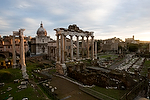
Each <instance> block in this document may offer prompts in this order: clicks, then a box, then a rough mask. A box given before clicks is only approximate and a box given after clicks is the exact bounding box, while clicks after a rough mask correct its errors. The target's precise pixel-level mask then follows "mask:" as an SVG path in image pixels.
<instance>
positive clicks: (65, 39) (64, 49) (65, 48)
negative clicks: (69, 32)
mask: <svg viewBox="0 0 150 100" xmlns="http://www.w3.org/2000/svg"><path fill="white" fill-rule="evenodd" d="M66 56H67V55H66V35H64V61H66Z"/></svg>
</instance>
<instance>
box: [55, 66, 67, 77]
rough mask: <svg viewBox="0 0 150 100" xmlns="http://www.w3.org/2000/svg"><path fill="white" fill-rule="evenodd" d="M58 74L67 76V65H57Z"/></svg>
mask: <svg viewBox="0 0 150 100" xmlns="http://www.w3.org/2000/svg"><path fill="white" fill-rule="evenodd" d="M56 72H58V73H59V74H60V75H66V74H67V68H66V65H65V64H60V63H56Z"/></svg>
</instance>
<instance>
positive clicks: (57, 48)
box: [56, 34, 60, 63]
mask: <svg viewBox="0 0 150 100" xmlns="http://www.w3.org/2000/svg"><path fill="white" fill-rule="evenodd" d="M56 36H57V41H56V44H57V47H56V50H57V63H59V62H60V59H59V34H56Z"/></svg>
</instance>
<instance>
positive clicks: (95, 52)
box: [95, 41, 97, 59]
mask: <svg viewBox="0 0 150 100" xmlns="http://www.w3.org/2000/svg"><path fill="white" fill-rule="evenodd" d="M95 59H97V41H95Z"/></svg>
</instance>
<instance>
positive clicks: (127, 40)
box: [125, 35, 139, 44]
mask: <svg viewBox="0 0 150 100" xmlns="http://www.w3.org/2000/svg"><path fill="white" fill-rule="evenodd" d="M125 43H126V44H127V43H133V44H138V43H139V40H135V39H134V35H133V37H132V38H126V39H125Z"/></svg>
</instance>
